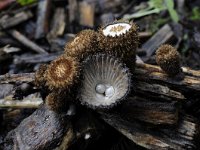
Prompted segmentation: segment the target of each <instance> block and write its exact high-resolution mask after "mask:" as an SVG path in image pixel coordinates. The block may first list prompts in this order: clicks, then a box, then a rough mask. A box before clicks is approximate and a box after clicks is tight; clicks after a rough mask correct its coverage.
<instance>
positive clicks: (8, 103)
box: [0, 98, 43, 108]
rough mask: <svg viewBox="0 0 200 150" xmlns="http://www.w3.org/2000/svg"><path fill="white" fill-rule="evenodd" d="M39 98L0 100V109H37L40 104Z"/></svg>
mask: <svg viewBox="0 0 200 150" xmlns="http://www.w3.org/2000/svg"><path fill="white" fill-rule="evenodd" d="M42 102H43V101H42V99H41V98H31V99H24V100H6V99H0V108H38V107H39V105H40V104H42Z"/></svg>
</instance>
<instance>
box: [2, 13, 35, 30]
mask: <svg viewBox="0 0 200 150" xmlns="http://www.w3.org/2000/svg"><path fill="white" fill-rule="evenodd" d="M32 17H33V14H32V13H31V12H30V11H22V12H19V13H17V14H15V15H14V16H12V17H9V16H3V17H1V19H0V27H1V28H3V29H6V28H10V27H13V26H16V25H18V24H20V23H22V22H24V21H26V20H28V19H30V18H32Z"/></svg>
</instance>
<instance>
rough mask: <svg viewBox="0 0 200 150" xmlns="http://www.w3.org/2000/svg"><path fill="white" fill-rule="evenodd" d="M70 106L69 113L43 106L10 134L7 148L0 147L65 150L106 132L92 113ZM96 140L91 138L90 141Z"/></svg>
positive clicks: (5, 143) (9, 149)
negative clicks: (78, 142)
mask: <svg viewBox="0 0 200 150" xmlns="http://www.w3.org/2000/svg"><path fill="white" fill-rule="evenodd" d="M71 106H72V105H69V108H68V110H66V112H62V113H57V112H54V111H52V110H49V109H48V107H47V106H46V105H41V106H40V107H39V108H38V109H37V110H36V111H35V112H34V113H33V114H32V115H30V116H29V117H28V118H26V119H24V120H23V121H22V122H21V123H20V125H19V126H18V127H17V128H15V129H14V130H12V131H10V132H9V133H8V134H7V136H6V138H5V139H4V145H0V146H2V147H0V148H3V149H5V150H12V149H16V150H21V149H32V150H40V149H55V150H66V149H68V148H69V147H70V146H71V145H72V144H73V143H74V142H76V141H78V140H80V139H85V138H88V136H92V137H98V135H100V134H101V132H102V131H103V130H104V125H103V124H102V123H101V122H100V121H99V119H96V118H95V116H94V115H93V114H92V112H91V111H88V110H80V111H79V112H76V111H75V109H74V108H73V107H71ZM82 111H84V113H83V112H82ZM75 114H76V116H75ZM72 119H73V121H72ZM94 139H95V138H91V139H89V140H87V142H88V141H90V140H94Z"/></svg>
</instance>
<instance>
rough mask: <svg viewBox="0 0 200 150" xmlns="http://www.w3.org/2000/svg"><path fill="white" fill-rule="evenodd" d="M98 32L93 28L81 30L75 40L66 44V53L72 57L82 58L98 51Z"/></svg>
mask: <svg viewBox="0 0 200 150" xmlns="http://www.w3.org/2000/svg"><path fill="white" fill-rule="evenodd" d="M96 47H97V33H96V32H95V31H93V30H89V29H88V30H83V31H81V32H79V33H78V34H77V35H76V36H75V38H74V40H72V41H70V42H68V43H67V44H66V45H65V54H66V55H67V56H70V57H76V58H77V59H82V58H84V57H86V56H87V55H89V54H91V53H95V52H96V50H97V49H96Z"/></svg>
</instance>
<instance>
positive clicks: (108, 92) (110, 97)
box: [35, 21, 180, 111]
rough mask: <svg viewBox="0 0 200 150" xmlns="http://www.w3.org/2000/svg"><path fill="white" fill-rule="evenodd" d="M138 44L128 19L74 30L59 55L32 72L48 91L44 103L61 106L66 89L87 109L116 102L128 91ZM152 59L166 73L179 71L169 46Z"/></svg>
mask: <svg viewBox="0 0 200 150" xmlns="http://www.w3.org/2000/svg"><path fill="white" fill-rule="evenodd" d="M138 43H139V40H138V32H137V26H136V25H135V24H134V23H132V22H123V21H115V22H113V23H111V24H108V25H105V26H103V27H101V28H100V29H99V30H98V31H94V30H83V31H81V32H80V33H78V34H77V35H76V36H75V38H74V39H73V40H72V41H70V42H68V43H66V46H65V50H64V54H63V55H61V56H59V57H58V58H57V59H55V60H54V61H52V62H51V63H50V64H49V65H43V66H41V67H40V69H39V70H38V71H37V72H36V76H35V77H36V79H35V83H36V86H38V87H40V88H41V87H46V88H47V89H48V90H49V92H50V93H49V95H48V96H47V97H46V100H45V103H46V105H47V106H48V107H49V108H50V109H52V110H55V111H56V110H59V109H61V108H62V107H63V106H64V103H65V102H64V101H66V99H65V98H63V97H64V96H66V95H70V92H72V93H73V94H72V95H76V97H78V99H79V101H80V102H81V104H83V105H86V106H88V107H90V108H110V107H112V106H114V105H116V104H117V103H118V102H119V101H120V100H122V99H124V98H125V97H126V95H127V94H128V93H129V91H130V85H131V73H132V71H133V69H134V68H135V58H136V49H137V47H138ZM156 61H157V63H158V64H159V65H160V66H161V68H162V69H163V70H164V71H166V73H168V74H171V75H174V74H177V73H178V72H180V69H179V68H180V62H179V54H178V53H177V51H176V50H175V49H174V48H173V47H171V46H169V45H163V46H161V47H160V48H159V49H158V50H157V53H156ZM74 87H75V88H74ZM72 89H76V90H75V91H74V90H72ZM63 93H67V94H63ZM62 94H63V95H62ZM77 95H78V96H77ZM74 99H76V98H75V97H74Z"/></svg>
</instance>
